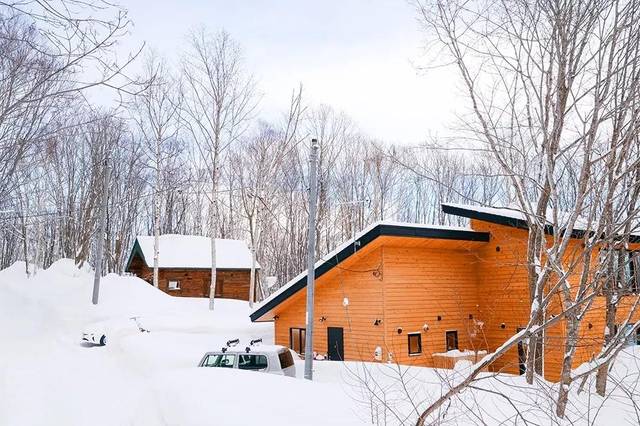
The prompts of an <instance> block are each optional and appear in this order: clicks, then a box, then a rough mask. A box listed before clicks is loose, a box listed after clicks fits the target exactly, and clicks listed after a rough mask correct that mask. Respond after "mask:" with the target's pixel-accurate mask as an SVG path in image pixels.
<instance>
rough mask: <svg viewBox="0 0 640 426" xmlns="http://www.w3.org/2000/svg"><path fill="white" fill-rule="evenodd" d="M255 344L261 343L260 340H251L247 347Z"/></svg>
mask: <svg viewBox="0 0 640 426" xmlns="http://www.w3.org/2000/svg"><path fill="white" fill-rule="evenodd" d="M256 343H262V339H253V340H252V341H251V342H249V346H253V345H255V344H256Z"/></svg>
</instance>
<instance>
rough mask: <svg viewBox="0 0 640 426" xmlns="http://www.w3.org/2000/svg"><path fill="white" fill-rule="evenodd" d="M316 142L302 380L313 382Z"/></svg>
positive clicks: (313, 143) (311, 179)
mask: <svg viewBox="0 0 640 426" xmlns="http://www.w3.org/2000/svg"><path fill="white" fill-rule="evenodd" d="M317 167H318V140H317V139H311V152H310V154H309V237H308V240H307V324H306V328H307V330H306V335H305V343H304V378H305V379H307V380H313V290H314V289H313V287H314V285H315V263H316V201H317V185H318V182H317V175H316V172H317Z"/></svg>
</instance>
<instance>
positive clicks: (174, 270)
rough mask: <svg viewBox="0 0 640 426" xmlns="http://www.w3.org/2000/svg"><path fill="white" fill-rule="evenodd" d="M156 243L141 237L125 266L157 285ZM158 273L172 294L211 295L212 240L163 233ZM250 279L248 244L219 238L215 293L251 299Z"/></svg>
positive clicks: (161, 284)
mask: <svg viewBox="0 0 640 426" xmlns="http://www.w3.org/2000/svg"><path fill="white" fill-rule="evenodd" d="M153 246H154V237H152V236H138V237H137V238H136V240H135V242H134V244H133V247H132V249H131V254H130V255H129V260H128V261H127V265H126V268H125V271H126V272H130V273H132V274H134V275H136V276H138V277H140V278H142V279H143V280H145V281H147V282H149V283H150V284H153V253H154V250H153ZM255 267H256V280H257V278H258V271H259V269H260V265H259V264H257V263H256V265H255ZM158 275H159V280H158V285H159V288H160V290H162V291H164V292H166V293H168V294H170V295H172V296H186V297H209V289H210V286H211V239H210V238H208V237H201V236H194V235H175V234H168V235H161V236H160V240H159V250H158ZM250 278H251V251H250V250H249V248H248V247H247V244H246V243H245V242H244V241H240V240H226V239H216V292H215V296H216V297H221V298H225V299H238V300H249V283H250ZM257 287H259V286H258V285H256V288H257ZM256 291H257V290H256ZM254 300H255V299H254Z"/></svg>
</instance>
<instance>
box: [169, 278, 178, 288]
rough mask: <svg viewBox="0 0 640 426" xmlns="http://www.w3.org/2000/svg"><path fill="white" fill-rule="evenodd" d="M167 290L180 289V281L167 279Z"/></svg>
mask: <svg viewBox="0 0 640 426" xmlns="http://www.w3.org/2000/svg"><path fill="white" fill-rule="evenodd" d="M169 290H180V281H176V280H171V281H169Z"/></svg>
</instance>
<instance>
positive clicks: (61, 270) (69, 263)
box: [46, 259, 90, 278]
mask: <svg viewBox="0 0 640 426" xmlns="http://www.w3.org/2000/svg"><path fill="white" fill-rule="evenodd" d="M46 271H47V272H48V273H50V274H57V275H65V276H68V277H74V278H77V277H80V276H81V275H86V274H89V273H90V269H89V268H88V267H84V268H82V269H80V268H78V266H77V265H76V264H75V262H74V261H73V260H72V259H60V260H56V261H55V262H53V263H52V264H51V266H49V267H48V268H47V269H46Z"/></svg>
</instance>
